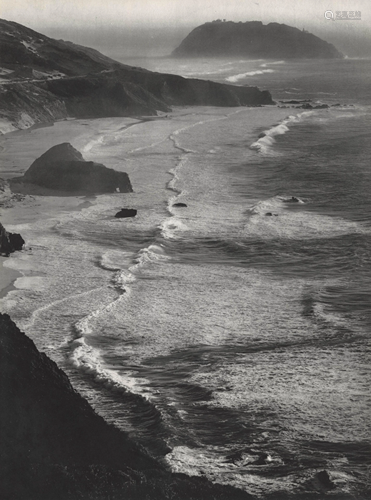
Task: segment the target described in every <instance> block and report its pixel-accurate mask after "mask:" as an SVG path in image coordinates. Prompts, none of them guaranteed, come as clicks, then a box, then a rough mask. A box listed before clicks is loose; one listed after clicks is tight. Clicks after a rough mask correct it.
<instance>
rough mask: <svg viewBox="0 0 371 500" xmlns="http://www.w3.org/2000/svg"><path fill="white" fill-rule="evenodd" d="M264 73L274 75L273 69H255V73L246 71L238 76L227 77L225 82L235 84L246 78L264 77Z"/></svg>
mask: <svg viewBox="0 0 371 500" xmlns="http://www.w3.org/2000/svg"><path fill="white" fill-rule="evenodd" d="M264 73H274V70H273V69H257V70H255V71H248V72H247V73H241V74H239V75H234V76H229V77H228V78H226V81H227V82H232V83H236V82H238V81H239V80H243V79H244V78H246V77H248V76H256V75H264Z"/></svg>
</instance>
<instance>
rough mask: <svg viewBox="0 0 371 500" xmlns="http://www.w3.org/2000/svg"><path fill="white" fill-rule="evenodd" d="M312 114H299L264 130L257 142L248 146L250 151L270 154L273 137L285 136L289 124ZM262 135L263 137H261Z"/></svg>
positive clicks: (273, 141) (307, 112) (309, 112)
mask: <svg viewBox="0 0 371 500" xmlns="http://www.w3.org/2000/svg"><path fill="white" fill-rule="evenodd" d="M313 114H314V111H304V112H303V113H299V114H297V115H290V116H288V117H287V118H285V119H284V120H282V121H281V122H280V123H279V124H278V125H274V126H273V127H271V128H270V129H267V130H264V132H263V133H262V134H261V135H262V137H260V138H259V139H258V140H257V141H255V142H253V143H252V144H251V145H250V149H255V150H257V151H259V152H261V153H263V154H270V153H271V149H272V146H273V145H274V143H275V142H276V141H275V139H274V138H275V136H277V135H283V134H286V132H288V131H289V130H290V129H289V127H288V125H290V124H291V123H298V122H300V121H301V120H302V119H303V118H305V117H307V116H311V115H313ZM263 134H264V135H263Z"/></svg>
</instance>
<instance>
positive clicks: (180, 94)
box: [0, 20, 273, 133]
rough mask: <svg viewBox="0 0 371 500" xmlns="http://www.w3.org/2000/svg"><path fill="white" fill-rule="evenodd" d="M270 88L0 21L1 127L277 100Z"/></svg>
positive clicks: (13, 128)
mask: <svg viewBox="0 0 371 500" xmlns="http://www.w3.org/2000/svg"><path fill="white" fill-rule="evenodd" d="M272 102H273V101H272V98H271V95H270V94H269V92H267V91H263V92H261V91H260V90H259V89H258V88H256V87H234V86H232V85H223V84H217V83H214V82H210V81H205V80H195V79H185V78H182V77H180V76H176V75H167V74H160V73H153V72H151V71H147V70H145V69H141V68H135V67H131V66H127V65H124V64H121V63H118V62H116V61H114V60H112V59H110V58H108V57H106V56H104V55H103V54H100V53H99V52H98V51H96V50H93V49H89V48H87V47H81V46H79V45H75V44H73V43H71V42H64V41H62V40H53V39H51V38H49V37H47V36H45V35H42V34H40V33H37V32H36V31H33V30H31V29H29V28H26V27H25V26H22V25H20V24H17V23H14V22H10V21H4V20H0V132H3V133H5V132H9V131H11V130H15V129H18V128H27V127H30V126H31V125H33V124H35V123H45V122H52V121H54V120H60V119H63V118H67V117H74V118H95V117H106V116H133V115H155V114H157V112H158V111H163V112H166V111H169V110H170V106H172V105H179V106H182V105H195V106H197V105H211V106H256V105H261V104H272Z"/></svg>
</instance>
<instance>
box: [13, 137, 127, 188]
mask: <svg viewBox="0 0 371 500" xmlns="http://www.w3.org/2000/svg"><path fill="white" fill-rule="evenodd" d="M35 185H36V186H38V187H41V188H45V189H48V190H53V192H54V194H55V191H57V192H63V193H70V194H77V193H80V194H86V193H88V194H101V193H114V192H121V193H129V192H132V191H133V189H132V187H131V183H130V180H129V177H128V174H127V173H126V172H117V171H116V170H113V169H112V168H107V167H105V166H104V165H102V164H100V163H95V162H92V161H85V160H84V158H83V157H82V154H81V153H80V152H79V151H77V149H75V148H74V147H73V146H72V145H71V144H69V143H68V142H65V143H63V144H58V145H56V146H53V147H52V148H50V149H49V150H48V151H47V152H46V153H44V154H43V155H41V156H40V158H38V159H37V160H35V161H34V162H33V163H32V165H31V166H30V168H29V169H28V170H27V171H26V173H25V174H24V175H23V176H22V177H16V178H14V179H11V180H10V187H11V189H12V190H13V191H20V192H26V193H27V192H35V191H34V186H35ZM37 194H49V192H42V191H39V192H37ZM50 194H51V193H50Z"/></svg>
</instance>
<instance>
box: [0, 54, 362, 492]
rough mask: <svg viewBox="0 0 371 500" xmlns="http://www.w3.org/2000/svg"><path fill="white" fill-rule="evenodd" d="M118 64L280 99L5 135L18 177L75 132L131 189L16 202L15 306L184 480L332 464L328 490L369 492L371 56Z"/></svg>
mask: <svg viewBox="0 0 371 500" xmlns="http://www.w3.org/2000/svg"><path fill="white" fill-rule="evenodd" d="M123 62H126V63H128V64H131V65H135V66H142V67H147V68H148V69H151V70H155V71H161V72H168V73H176V74H181V75H183V76H187V77H196V78H206V79H212V80H216V81H220V82H225V83H233V84H236V85H254V86H255V85H256V86H258V87H259V88H260V89H268V90H270V91H271V93H272V96H273V98H274V100H275V101H276V102H277V105H276V106H266V107H262V108H259V107H258V108H211V107H210V108H208V107H200V108H195V107H185V108H176V109H174V111H173V112H172V113H168V114H166V113H162V116H161V117H160V118H159V119H154V120H152V119H148V120H145V119H144V120H140V119H136V118H112V119H96V120H70V121H64V122H60V123H57V124H55V125H54V126H53V127H47V128H39V129H32V130H29V131H22V132H15V133H11V134H7V135H5V136H1V137H0V159H1V161H2V167H1V176H2V177H5V178H9V177H12V176H13V175H16V174H20V173H22V172H23V171H24V170H25V169H27V168H28V166H29V165H30V164H31V163H32V161H33V160H34V159H35V158H36V157H37V156H40V155H41V154H42V153H43V152H45V151H46V149H48V148H49V147H51V146H52V145H55V144H57V143H60V142H71V143H72V144H73V146H75V147H76V148H77V149H79V151H81V152H82V154H83V156H84V157H85V158H86V159H88V160H90V159H92V160H94V161H97V162H100V163H103V164H105V165H106V166H108V167H111V168H115V169H117V170H122V171H125V172H128V174H129V177H130V179H131V182H132V185H133V188H134V192H133V193H130V194H120V193H117V194H113V195H102V196H97V197H79V198H76V197H73V198H54V197H31V198H30V197H28V198H26V199H25V200H24V201H23V202H19V203H18V204H17V206H15V207H14V208H8V209H4V210H3V214H2V222H3V223H4V225H5V227H6V228H7V229H8V230H11V231H16V232H20V233H21V234H22V236H23V237H24V238H25V239H26V246H27V248H26V250H25V251H24V252H20V253H16V254H13V255H12V257H10V258H9V259H8V260H7V261H6V263H5V266H7V267H10V268H13V269H16V270H18V271H19V272H21V274H22V276H21V277H18V278H17V279H16V281H15V283H14V287H13V290H11V291H9V292H8V294H7V295H6V296H5V297H4V298H2V299H1V301H0V306H1V310H2V312H7V313H9V314H10V315H11V317H12V319H13V320H14V321H16V322H17V324H18V326H19V327H20V328H21V329H23V330H24V331H25V332H26V333H27V334H28V335H29V336H30V337H31V338H32V339H33V340H34V342H35V343H36V345H37V347H38V348H39V349H40V350H43V351H45V352H46V353H47V354H48V355H49V356H50V357H51V358H52V359H54V360H55V361H56V362H57V363H58V364H59V366H60V367H61V368H62V369H63V370H65V372H66V373H67V374H68V376H69V378H70V379H71V381H72V383H73V385H74V387H75V388H76V389H77V390H78V391H79V392H81V393H82V394H83V395H84V397H86V398H87V399H88V401H89V402H90V403H91V404H92V406H93V407H94V408H95V409H96V411H97V412H98V413H99V414H101V415H102V416H103V417H105V418H106V419H107V420H108V421H110V422H113V423H115V424H116V425H117V426H118V427H120V428H121V429H124V430H125V431H127V432H128V433H129V434H130V436H131V437H132V438H133V439H135V440H136V441H137V442H139V443H141V444H142V445H143V446H144V447H145V448H146V449H147V450H148V451H149V452H150V453H151V454H152V455H154V456H155V457H157V458H158V459H160V460H164V461H166V462H167V463H168V464H169V466H170V467H171V468H172V470H174V471H178V472H184V473H187V474H191V475H198V476H204V477H207V478H209V479H210V480H212V481H214V482H218V483H222V484H231V485H234V486H237V487H239V488H242V489H244V490H246V491H248V492H249V493H251V494H253V495H256V497H257V498H266V497H268V496H269V495H273V496H272V497H271V498H277V495H279V494H281V495H285V494H291V495H295V497H296V498H300V497H301V496H303V498H304V494H305V492H308V491H313V488H314V487H313V484H312V483H311V482H310V481H311V480H312V479H313V477H314V476H315V474H316V473H317V472H319V471H322V470H326V471H327V472H328V474H329V476H330V479H331V481H332V482H333V486H334V488H333V489H332V490H331V491H329V496H334V497H336V496H337V495H343V496H341V498H354V497H356V496H357V495H358V496H357V498H367V494H366V493H365V492H366V491H367V490H368V491H370V480H371V479H370V467H371V441H370V438H371V393H370V385H371V370H370V327H371V312H370V311H371V308H370V305H371V295H370V284H371V267H370V263H371V246H370V243H371V223H370V221H371V197H370V192H371V165H370V158H371V87H370V85H369V82H370V77H371V60H366V59H363V60H362V59H344V60H334V61H296V62H288V61H265V60H253V61H249V60H242V59H239V60H235V61H231V60H220V59H211V60H204V59H199V60H186V59H185V60H183V59H182V60H175V59H166V58H162V59H152V60H150V59H138V60H125V61H123ZM292 100H294V101H307V102H310V104H311V106H312V109H310V108H309V109H305V108H304V109H303V108H298V107H296V106H298V105H297V104H296V105H295V104H290V103H289V102H288V101H292ZM282 101H283V102H282ZM302 104H303V103H302ZM304 104H305V102H304ZM321 104H328V105H329V107H328V108H326V109H313V107H315V106H320V105H321ZM175 203H184V204H186V205H187V206H186V207H184V206H183V207H179V206H178V207H176V206H174V204H175ZM122 207H129V208H136V209H137V210H138V215H137V217H135V218H133V219H115V218H114V215H115V213H116V212H117V211H118V210H119V209H120V208H122Z"/></svg>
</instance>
